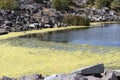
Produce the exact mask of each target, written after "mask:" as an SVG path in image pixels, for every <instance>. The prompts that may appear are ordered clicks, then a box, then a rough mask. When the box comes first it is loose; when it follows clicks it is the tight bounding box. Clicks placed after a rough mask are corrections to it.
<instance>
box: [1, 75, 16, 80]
mask: <svg viewBox="0 0 120 80" xmlns="http://www.w3.org/2000/svg"><path fill="white" fill-rule="evenodd" d="M0 80H17V79H15V78H10V77H6V76H3V78H1V79H0Z"/></svg>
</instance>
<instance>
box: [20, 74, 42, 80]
mask: <svg viewBox="0 0 120 80" xmlns="http://www.w3.org/2000/svg"><path fill="white" fill-rule="evenodd" d="M19 80H44V77H43V76H42V75H39V74H33V75H29V76H23V77H21V78H20V79H19Z"/></svg>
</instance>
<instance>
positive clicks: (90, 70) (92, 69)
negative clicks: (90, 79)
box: [72, 64, 104, 75]
mask: <svg viewBox="0 0 120 80" xmlns="http://www.w3.org/2000/svg"><path fill="white" fill-rule="evenodd" d="M103 72H104V65H103V64H97V65H94V66H89V67H86V68H83V69H79V70H75V71H73V72H72V73H79V74H82V75H87V74H100V73H103Z"/></svg>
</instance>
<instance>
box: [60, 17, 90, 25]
mask: <svg viewBox="0 0 120 80" xmlns="http://www.w3.org/2000/svg"><path fill="white" fill-rule="evenodd" d="M62 22H63V23H68V24H71V25H74V26H79V25H83V26H88V25H89V24H90V21H89V19H87V18H84V17H81V16H65V17H64V18H63V19H62Z"/></svg>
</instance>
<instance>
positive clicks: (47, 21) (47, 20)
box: [42, 16, 50, 23]
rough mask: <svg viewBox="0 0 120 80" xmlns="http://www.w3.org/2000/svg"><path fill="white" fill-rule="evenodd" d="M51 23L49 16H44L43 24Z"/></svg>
mask: <svg viewBox="0 0 120 80" xmlns="http://www.w3.org/2000/svg"><path fill="white" fill-rule="evenodd" d="M49 21H50V20H49V17H48V16H43V17H42V22H43V23H49Z"/></svg>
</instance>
